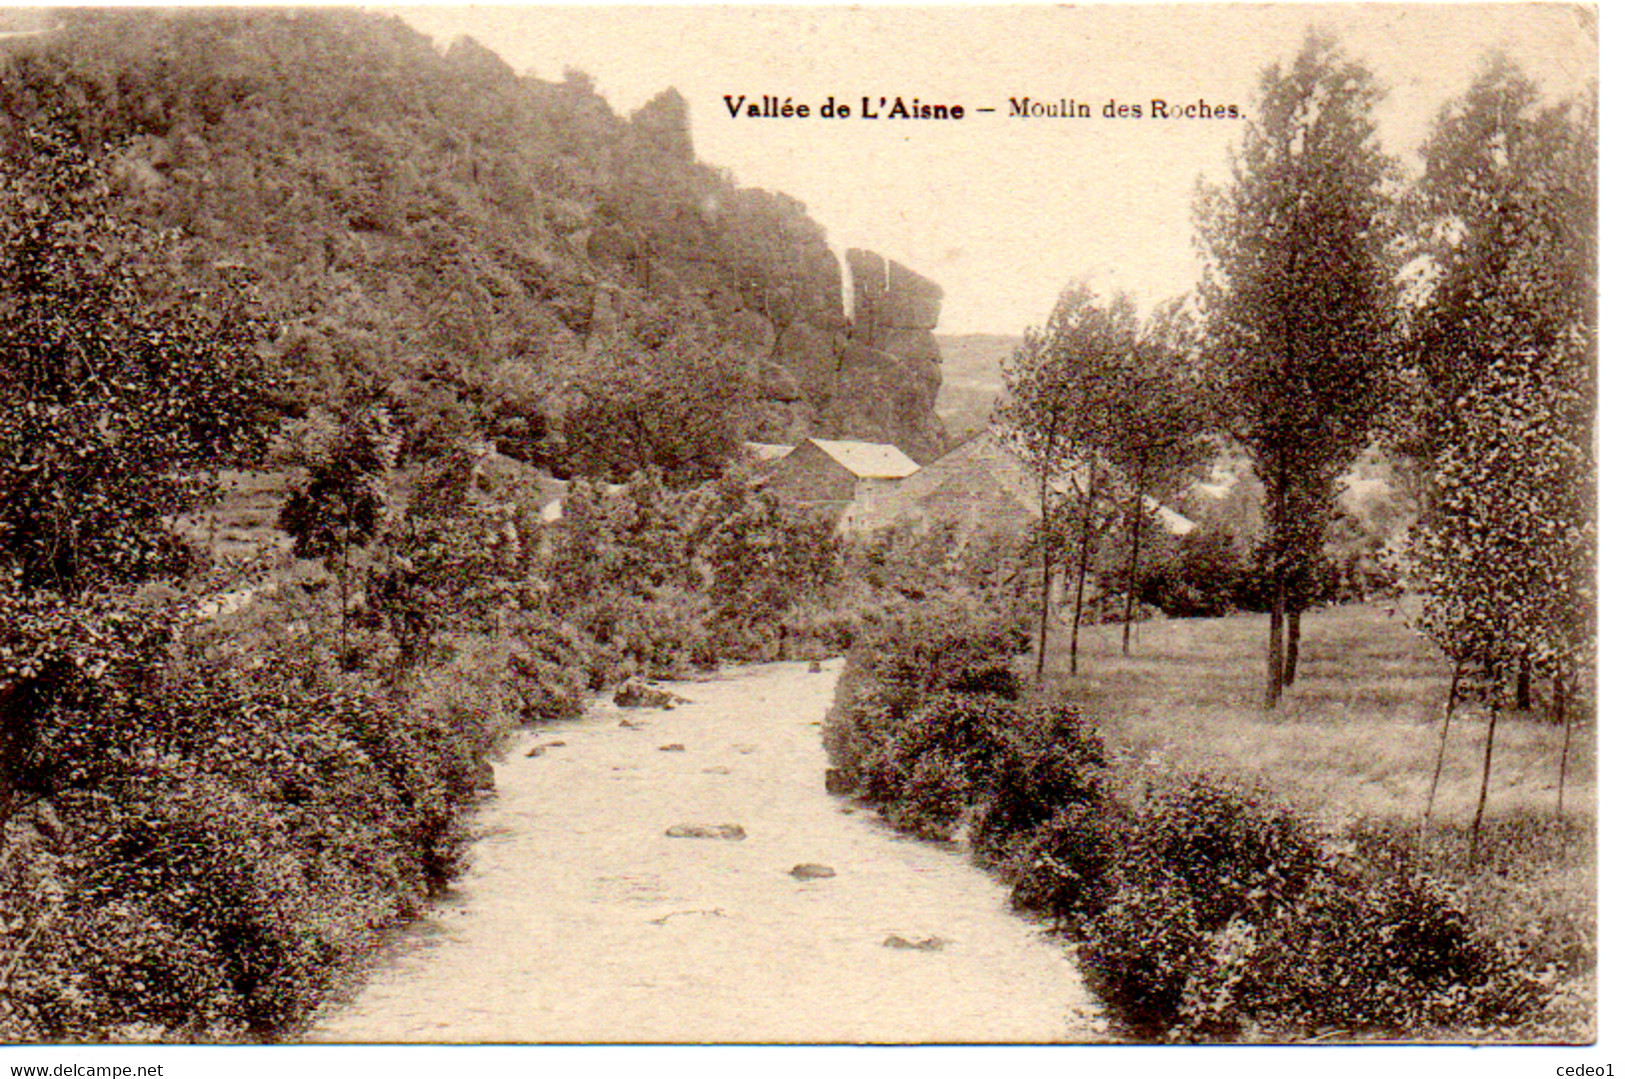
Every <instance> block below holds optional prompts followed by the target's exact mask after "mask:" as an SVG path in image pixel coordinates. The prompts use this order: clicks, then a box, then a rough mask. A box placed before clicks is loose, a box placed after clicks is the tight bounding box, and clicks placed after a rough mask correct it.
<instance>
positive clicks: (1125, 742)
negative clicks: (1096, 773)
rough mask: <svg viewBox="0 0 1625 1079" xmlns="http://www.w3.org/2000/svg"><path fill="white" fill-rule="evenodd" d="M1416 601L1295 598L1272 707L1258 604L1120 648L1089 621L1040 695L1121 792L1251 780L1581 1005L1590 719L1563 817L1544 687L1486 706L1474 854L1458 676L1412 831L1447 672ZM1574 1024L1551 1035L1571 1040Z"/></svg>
mask: <svg viewBox="0 0 1625 1079" xmlns="http://www.w3.org/2000/svg"><path fill="white" fill-rule="evenodd" d="M1415 606H1416V605H1415V604H1414V603H1413V602H1402V603H1397V604H1396V603H1372V604H1351V605H1345V606H1339V607H1330V608H1324V609H1320V610H1315V611H1310V612H1306V613H1305V614H1304V617H1303V638H1302V657H1301V660H1300V663H1299V670H1298V678H1297V683H1296V685H1294V686H1293V687H1291V688H1290V689H1288V690H1287V692H1286V695H1285V696H1284V697H1283V698H1282V701H1281V703H1280V705H1279V706H1278V707H1277V708H1275V709H1274V710H1265V709H1264V708H1263V695H1264V662H1263V657H1264V650H1265V644H1266V640H1267V637H1266V634H1267V631H1268V623H1269V617H1268V615H1266V614H1237V615H1232V616H1229V617H1226V618H1207V619H1199V618H1192V619H1158V620H1152V621H1146V622H1142V623H1139V624H1138V625H1136V627H1135V631H1134V635H1133V640H1132V644H1131V653H1132V654H1131V655H1130V656H1127V657H1125V656H1123V654H1122V651H1121V637H1120V627H1118V626H1110V625H1106V626H1088V627H1085V629H1084V632H1083V635H1082V636H1081V638H1080V640H1079V650H1078V652H1079V654H1078V670H1079V674H1078V675H1077V676H1071V675H1069V674H1067V673H1066V672H1067V670H1068V666H1069V656H1068V653H1067V649H1066V648H1065V646H1064V642H1063V643H1062V644H1061V645H1060V646H1058V647H1054V648H1052V649H1051V652H1050V654H1049V656H1048V660H1047V666H1049V669H1050V670H1051V671H1053V672H1060V673H1059V674H1056V675H1052V676H1051V677H1050V680H1049V683H1048V693H1049V694H1050V695H1052V696H1054V697H1055V698H1057V699H1058V700H1060V701H1061V702H1064V703H1067V704H1071V705H1074V706H1076V707H1079V708H1080V710H1081V711H1083V712H1084V713H1085V714H1086V715H1088V716H1089V717H1090V718H1091V720H1092V721H1093V722H1094V723H1096V724H1097V727H1096V729H1097V731H1098V733H1099V734H1100V736H1101V738H1102V740H1103V741H1104V743H1105V744H1106V746H1107V747H1108V749H1109V750H1110V751H1111V752H1112V754H1113V763H1114V767H1115V770H1116V771H1118V772H1119V774H1120V775H1123V776H1126V777H1128V779H1127V781H1126V786H1127V787H1128V788H1129V789H1130V791H1132V790H1134V789H1135V788H1136V787H1145V788H1149V787H1151V786H1153V785H1155V784H1156V783H1157V782H1158V781H1159V777H1160V776H1165V775H1173V774H1192V773H1202V774H1206V775H1209V776H1212V777H1215V778H1219V779H1222V780H1224V781H1226V782H1229V783H1232V784H1235V785H1238V786H1241V787H1251V788H1256V789H1259V790H1261V791H1263V792H1266V793H1267V794H1268V795H1270V796H1273V797H1274V798H1276V799H1279V800H1281V801H1284V802H1285V803H1287V804H1288V805H1290V806H1291V807H1292V808H1293V810H1294V811H1295V812H1296V813H1297V814H1298V815H1299V816H1301V817H1303V818H1304V819H1306V820H1308V821H1311V822H1313V823H1314V824H1315V825H1316V826H1317V827H1318V829H1319V830H1320V831H1321V832H1322V833H1323V834H1324V835H1325V836H1326V837H1327V838H1328V840H1329V842H1330V843H1331V844H1332V846H1333V847H1334V849H1335V848H1341V849H1345V850H1347V851H1348V852H1349V853H1350V854H1351V855H1357V856H1358V857H1359V858H1360V860H1361V861H1362V862H1364V863H1365V864H1367V865H1371V866H1377V867H1387V868H1389V869H1391V870H1393V871H1396V872H1397V871H1399V870H1402V869H1406V870H1411V869H1414V870H1422V871H1425V872H1427V873H1429V874H1431V875H1433V876H1435V877H1437V878H1439V879H1442V880H1444V881H1447V882H1449V883H1450V884H1451V885H1452V886H1454V887H1455V888H1457V889H1459V894H1460V895H1461V897H1462V900H1463V902H1464V904H1465V906H1466V908H1467V909H1468V910H1469V911H1470V912H1471V913H1472V915H1473V917H1474V920H1475V922H1477V924H1479V925H1480V926H1481V927H1482V928H1483V929H1484V930H1485V931H1486V932H1487V933H1488V934H1489V935H1490V936H1492V937H1494V938H1495V939H1498V940H1502V941H1518V942H1521V943H1522V944H1524V945H1525V946H1527V947H1528V948H1529V949H1530V951H1529V952H1528V953H1527V954H1528V955H1529V956H1530V957H1531V958H1532V960H1533V961H1535V962H1537V963H1544V962H1550V963H1551V964H1552V970H1553V971H1554V972H1555V971H1557V970H1564V971H1566V972H1568V975H1567V976H1568V977H1572V976H1573V975H1575V974H1576V973H1578V974H1581V975H1582V977H1580V978H1579V979H1577V980H1576V981H1575V983H1574V984H1572V985H1570V986H1569V987H1568V988H1567V989H1566V990H1565V992H1566V993H1568V994H1570V995H1572V996H1573V997H1574V1001H1575V1011H1574V1014H1575V1015H1576V1016H1578V1015H1580V1014H1581V1013H1582V1012H1584V1011H1585V1010H1586V1005H1585V1001H1586V1000H1587V999H1588V998H1589V997H1591V995H1592V994H1594V991H1595V990H1594V984H1593V982H1592V979H1593V978H1594V965H1595V957H1596V926H1597V863H1596V848H1597V841H1596V837H1597V767H1596V761H1597V755H1596V727H1595V724H1594V722H1593V718H1592V716H1591V714H1590V713H1589V712H1587V711H1585V710H1583V709H1582V713H1581V716H1582V718H1580V719H1579V720H1578V721H1577V722H1576V723H1575V724H1574V728H1573V730H1572V732H1571V736H1570V744H1569V747H1568V761H1567V768H1566V776H1565V779H1564V782H1563V788H1564V789H1563V798H1562V815H1561V816H1559V814H1558V785H1559V770H1560V766H1561V761H1562V757H1563V743H1564V731H1563V729H1562V727H1561V726H1559V725H1556V724H1552V723H1550V722H1548V721H1547V720H1546V717H1545V712H1544V708H1543V707H1542V705H1543V702H1542V700H1541V699H1540V694H1539V690H1540V688H1541V687H1539V685H1538V684H1537V687H1536V688H1537V692H1536V699H1535V700H1534V701H1533V702H1532V703H1533V704H1534V706H1535V707H1534V710H1533V711H1530V712H1518V711H1506V712H1503V713H1502V715H1501V717H1500V720H1499V722H1498V724H1497V726H1496V731H1495V744H1494V753H1493V758H1492V770H1491V775H1490V784H1489V791H1488V800H1487V804H1486V810H1485V819H1484V826H1483V829H1484V830H1483V835H1482V837H1481V841H1480V850H1479V853H1478V857H1477V859H1476V861H1473V860H1470V859H1469V856H1468V855H1469V847H1470V836H1469V833H1470V829H1471V825H1472V820H1473V816H1474V812H1475V809H1476V806H1477V800H1478V795H1479V786H1480V782H1481V778H1482V769H1483V762H1484V748H1485V737H1486V734H1487V731H1488V722H1487V720H1488V713H1489V709H1488V705H1487V703H1486V701H1485V700H1484V699H1483V696H1482V694H1479V693H1474V692H1471V690H1472V688H1473V687H1470V686H1469V687H1468V690H1469V692H1467V693H1466V694H1464V696H1465V699H1463V700H1461V701H1460V702H1459V703H1458V704H1457V706H1456V709H1455V713H1454V716H1453V718H1452V721H1451V725H1450V732H1449V739H1448V742H1447V743H1446V748H1445V753H1444V760H1443V767H1442V769H1441V770H1440V778H1439V785H1438V790H1437V793H1436V795H1435V797H1434V802H1433V809H1432V813H1431V817H1430V819H1429V821H1428V825H1429V826H1428V827H1427V828H1426V829H1424V827H1423V820H1424V816H1425V815H1426V811H1427V806H1428V797H1429V787H1430V785H1431V782H1432V778H1433V774H1434V769H1435V767H1436V765H1437V762H1438V753H1439V742H1440V731H1441V727H1442V724H1443V719H1444V713H1445V707H1446V702H1447V699H1448V696H1449V690H1450V678H1451V669H1450V665H1449V663H1448V661H1447V660H1445V659H1444V658H1443V657H1442V656H1441V655H1440V654H1439V653H1438V651H1437V650H1436V649H1435V648H1434V647H1433V646H1432V645H1431V644H1430V643H1429V641H1428V640H1427V639H1426V638H1425V637H1423V636H1422V635H1420V634H1418V633H1416V632H1414V631H1413V630H1412V628H1411V624H1412V623H1411V618H1412V615H1413V614H1414V608H1415ZM1553 976H1554V977H1555V976H1556V974H1555V973H1554V974H1553ZM1581 1029H1582V1028H1581V1027H1579V1026H1576V1027H1571V1028H1569V1029H1567V1030H1563V1031H1549V1032H1548V1034H1549V1035H1550V1036H1554V1037H1556V1038H1557V1039H1558V1040H1569V1039H1571V1038H1574V1037H1577V1036H1580V1037H1583V1033H1581V1034H1577V1033H1576V1031H1579V1030H1581ZM1467 1033H1469V1034H1470V1033H1471V1032H1467ZM1505 1034H1506V1032H1504V1031H1503V1032H1501V1036H1502V1037H1504V1036H1505ZM1528 1036H1530V1037H1535V1038H1540V1037H1543V1035H1542V1034H1541V1033H1540V1032H1530V1033H1529V1034H1528Z"/></svg>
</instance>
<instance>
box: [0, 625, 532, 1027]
mask: <svg viewBox="0 0 1625 1079" xmlns="http://www.w3.org/2000/svg"><path fill="white" fill-rule="evenodd" d="M81 613H82V615H83V616H84V617H89V615H85V614H83V612H81ZM116 614H118V611H117V609H115V610H113V611H111V612H103V614H102V616H101V618H100V621H101V623H102V626H103V632H102V633H101V634H100V635H99V636H94V635H69V636H66V637H60V638H57V639H55V640H54V641H49V642H44V643H40V642H35V645H34V651H33V654H32V658H31V659H30V660H29V662H28V663H27V664H26V665H24V666H23V667H22V668H20V669H19V670H17V671H16V672H15V673H14V675H13V680H12V683H11V685H10V687H9V691H10V693H11V703H12V705H13V706H14V707H15V708H17V709H18V710H19V712H18V714H20V715H25V716H27V717H29V719H30V720H31V722H30V724H29V725H28V728H27V730H28V734H27V735H26V736H25V737H24V738H22V739H21V740H18V741H14V742H13V743H12V744H11V747H10V748H11V750H12V752H11V753H9V754H8V756H7V758H6V760H5V765H6V775H5V779H6V782H7V786H8V788H9V789H11V790H26V791H27V792H28V793H29V796H30V797H31V798H32V799H35V801H34V803H33V805H32V807H31V808H30V809H29V810H27V811H26V812H25V814H24V815H23V816H22V818H21V819H20V820H19V819H18V818H17V817H15V816H14V817H13V819H12V821H11V822H9V823H8V828H7V832H8V837H9V836H11V835H15V834H16V833H15V831H14V830H13V829H14V828H19V827H24V826H26V825H28V824H29V823H32V824H33V826H34V832H35V836H36V838H34V839H32V840H29V841H28V842H27V843H26V844H25V845H26V846H27V848H28V849H29V851H30V852H31V854H30V860H31V861H32V862H34V864H35V865H36V866H37V867H38V870H39V871H38V872H36V873H33V874H31V875H22V876H19V875H17V874H16V873H14V872H10V873H7V875H6V876H5V877H4V879H3V881H0V882H3V883H4V884H5V887H4V888H0V926H4V927H6V928H7V929H10V928H13V927H16V928H19V929H20V928H22V927H24V926H26V927H27V935H26V936H19V937H18V938H17V943H16V944H15V945H14V946H13V947H12V949H11V950H10V955H11V957H12V960H13V962H14V969H16V970H18V971H21V972H22V973H21V974H20V975H19V976H17V977H15V978H13V979H12V980H10V981H9V983H8V986H7V989H8V994H7V1007H6V1008H5V1009H4V1010H3V1011H0V1031H3V1032H4V1033H5V1035H6V1036H7V1037H8V1038H10V1039H12V1040H26V1041H38V1040H73V1041H78V1040H87V1039H92V1040H99V1039H125V1038H155V1037H167V1036H178V1037H185V1038H188V1039H192V1040H196V1039H203V1038H216V1039H218V1038H269V1037H273V1036H276V1035H278V1034H280V1033H282V1032H285V1031H287V1030H289V1029H290V1028H293V1027H296V1026H297V1024H298V1023H299V1022H301V1021H302V1020H303V1018H304V1017H305V1016H306V1015H308V1014H309V1012H310V1011H311V1010H312V1009H313V1008H314V1007H315V1006H316V1004H317V1003H319V1002H320V1000H321V999H322V997H323V995H324V993H325V991H326V988H327V986H328V983H329V981H330V980H331V978H332V977H333V975H334V973H335V972H336V970H337V969H338V967H339V965H340V964H342V963H343V962H344V961H345V960H346V959H348V958H349V957H352V956H354V955H356V954H357V953H358V952H359V951H360V949H361V948H362V947H364V946H365V944H366V943H367V942H368V941H370V940H371V939H372V937H373V935H374V934H376V933H377V932H378V931H379V930H381V929H382V928H384V927H385V926H387V925H390V924H392V923H394V922H395V921H396V920H398V919H399V918H401V917H402V916H404V915H409V914H411V913H413V912H415V911H417V910H418V909H420V907H421V905H422V904H423V903H424V902H425V900H426V899H427V898H428V897H429V896H430V895H431V894H433V893H434V892H435V891H436V890H437V889H439V888H441V887H442V886H443V885H444V884H445V883H446V882H447V881H449V880H450V879H451V877H452V876H453V875H454V874H455V873H456V872H457V871H458V869H459V868H460V863H461V857H462V853H463V850H464V849H465V846H466V843H467V841H468V835H467V832H466V830H465V828H464V826H463V823H462V809H463V807H465V806H466V805H467V804H468V802H469V801H470V800H471V799H472V798H474V797H475V796H476V795H477V794H478V793H479V792H480V791H481V790H482V789H483V788H484V787H486V786H487V785H488V777H489V765H488V764H487V763H486V762H485V757H486V755H487V754H488V753H489V752H490V751H491V749H492V748H493V746H494V743H495V739H496V738H497V737H498V735H499V733H500V732H499V731H498V730H497V729H496V728H495V727H494V726H493V723H494V722H498V721H499V720H500V716H501V714H502V710H501V708H498V709H496V713H495V714H496V715H497V716H498V717H499V720H495V721H494V720H492V719H491V718H490V717H491V715H492V709H490V708H489V707H486V706H485V705H484V704H483V703H482V701H481V700H478V699H474V698H470V697H458V696H456V695H448V694H445V693H443V692H442V690H443V689H444V687H443V686H437V685H436V684H435V683H433V682H432V681H431V682H424V683H417V684H414V685H412V686H406V685H403V684H397V685H396V686H395V687H394V688H393V689H392V690H390V691H388V692H386V691H385V690H384V689H383V688H382V687H378V686H369V685H368V684H367V683H366V682H365V681H364V680H363V676H361V675H358V674H345V673H340V672H339V671H338V670H337V668H336V665H335V664H334V663H333V662H332V658H331V655H330V654H325V655H326V657H327V658H325V659H324V658H323V656H324V653H323V652H321V651H316V652H312V651H311V644H312V642H311V640H309V639H308V638H307V639H294V640H290V641H288V642H285V644H284V647H282V648H280V649H279V648H277V647H275V646H274V645H267V646H266V647H265V649H264V650H262V651H258V652H256V653H255V654H252V655H244V654H235V655H233V654H230V653H227V652H225V650H224V649H222V647H221V643H222V638H221V637H219V636H218V635H217V633H216V631H215V630H213V629H210V630H209V631H207V632H205V633H203V634H201V635H199V636H195V637H194V636H188V635H185V634H181V635H179V636H178V637H177V632H176V631H177V630H180V629H181V628H182V624H180V623H178V622H176V621H173V620H166V619H164V618H162V617H159V616H157V615H155V614H154V612H151V611H148V612H146V617H145V618H144V619H142V620H141V621H140V622H135V621H134V620H133V619H132V620H128V621H124V622H121V621H118V620H116V619H114V617H113V616H114V615H116ZM120 625H125V626H131V625H140V626H141V627H142V629H143V632H146V631H148V630H151V632H150V634H148V635H145V636H136V637H130V636H128V635H120V634H116V633H108V632H106V630H107V629H109V628H112V627H117V626H120ZM153 627H156V629H154V628H153ZM13 628H14V629H15V628H16V624H15V623H14V624H13ZM25 628H26V627H25ZM59 628H60V627H59ZM14 643H26V641H23V642H19V641H17V640H16V638H15V637H14ZM98 649H100V653H99V654H98ZM462 674H463V676H462V677H456V678H453V679H451V682H452V683H453V684H454V685H456V686H459V687H464V690H463V691H464V692H467V693H473V694H477V695H481V696H483V694H481V691H480V686H481V682H480V679H479V677H475V676H476V675H477V674H478V670H477V665H476V667H468V668H467V669H465V670H464V671H463V672H462ZM0 872H6V871H5V870H3V869H0ZM7 935H8V936H9V934H7Z"/></svg>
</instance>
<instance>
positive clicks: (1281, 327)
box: [1197, 34, 1395, 707]
mask: <svg viewBox="0 0 1625 1079" xmlns="http://www.w3.org/2000/svg"><path fill="white" fill-rule="evenodd" d="M1260 90H1261V92H1260V99H1259V104H1258V108H1257V110H1256V111H1255V114H1254V118H1252V119H1249V121H1248V123H1247V128H1246V132H1245V135H1244V137H1243V141H1242V145H1241V148H1240V150H1239V151H1237V152H1236V153H1235V154H1234V155H1233V157H1232V162H1231V178H1230V182H1229V184H1228V185H1227V186H1225V187H1223V188H1216V187H1211V186H1205V187H1204V188H1203V189H1201V191H1200V192H1199V197H1198V208H1197V221H1198V239H1199V244H1200V246H1201V248H1202V251H1203V253H1204V256H1205V259H1206V263H1207V266H1206V271H1205V273H1204V277H1203V282H1202V286H1201V298H1202V303H1203V305H1204V307H1205V309H1206V327H1207V333H1208V348H1207V359H1206V368H1207V376H1208V379H1209V385H1210V388H1211V392H1212V396H1213V400H1214V402H1215V406H1216V408H1217V409H1218V410H1219V414H1220V416H1221V417H1222V418H1223V420H1224V421H1225V425H1226V426H1227V427H1228V430H1229V433H1230V435H1231V436H1232V437H1233V438H1234V439H1235V440H1236V441H1237V442H1239V443H1240V444H1241V445H1242V446H1244V447H1245V448H1246V449H1247V451H1248V452H1249V453H1250V455H1251V456H1252V458H1253V464H1254V467H1255V469H1256V470H1257V472H1258V475H1259V478H1260V480H1262V482H1263V484H1264V489H1265V528H1266V532H1267V536H1266V545H1267V551H1266V557H1267V565H1266V569H1267V572H1268V573H1269V575H1270V579H1271V590H1272V593H1273V600H1272V603H1271V610H1270V638H1269V656H1268V663H1267V675H1268V681H1267V690H1266V695H1265V701H1266V705H1267V706H1268V707H1274V706H1275V703H1276V702H1277V701H1278V700H1279V699H1280V695H1281V689H1282V686H1283V685H1284V684H1285V683H1286V682H1287V681H1288V678H1289V676H1290V674H1291V673H1292V672H1291V670H1290V669H1289V667H1288V664H1287V662H1286V660H1287V647H1286V645H1287V642H1286V640H1285V634H1284V632H1283V631H1284V629H1285V628H1286V623H1287V621H1288V618H1289V617H1290V619H1291V622H1292V630H1293V631H1295V630H1296V627H1297V620H1298V615H1299V613H1300V611H1301V609H1302V606H1303V602H1304V601H1303V598H1302V596H1303V584H1304V581H1305V578H1306V575H1307V573H1308V571H1309V567H1310V566H1311V565H1312V564H1313V562H1314V560H1315V557H1316V555H1317V553H1318V551H1319V548H1320V546H1321V543H1322V538H1323V536H1324V532H1325V528H1326V524H1327V521H1328V519H1329V517H1330V512H1331V502H1332V498H1333V495H1334V493H1335V492H1334V484H1335V482H1336V480H1337V477H1338V476H1339V474H1340V473H1342V472H1343V470H1344V469H1346V468H1347V467H1348V466H1349V465H1350V464H1351V463H1352V462H1353V461H1354V459H1355V458H1356V457H1357V456H1358V454H1359V453H1360V452H1361V451H1362V450H1363V449H1364V448H1365V446H1366V445H1367V442H1368V440H1369V438H1370V433H1371V429H1372V426H1373V422H1374V420H1375V419H1376V417H1377V415H1378V414H1379V411H1380V409H1381V408H1382V406H1383V404H1384V401H1385V400H1386V398H1387V396H1388V394H1389V392H1390V391H1389V384H1390V379H1389V377H1388V376H1389V372H1390V357H1391V349H1392V340H1393V323H1394V303H1395V285H1394V275H1393V273H1392V271H1391V270H1390V268H1389V265H1388V263H1389V251H1390V237H1391V236H1392V234H1393V232H1394V221H1393V203H1392V198H1391V181H1392V179H1393V177H1394V176H1395V168H1394V165H1393V163H1392V162H1391V161H1390V160H1389V159H1388V158H1387V157H1385V156H1384V155H1383V154H1382V152H1381V151H1380V149H1379V148H1378V146H1377V142H1376V132H1375V129H1374V127H1373V125H1372V121H1371V117H1370V114H1371V109H1372V107H1373V105H1374V104H1375V103H1376V101H1377V100H1378V97H1379V93H1378V90H1377V89H1376V87H1375V85H1374V83H1373V80H1372V77H1371V74H1370V72H1368V71H1367V70H1366V69H1365V68H1364V67H1362V66H1360V65H1359V64H1356V63H1354V62H1352V61H1350V60H1348V59H1347V58H1345V57H1344V55H1343V54H1342V53H1341V51H1340V50H1339V49H1338V48H1337V47H1336V46H1335V45H1334V44H1333V43H1332V42H1331V41H1330V40H1329V39H1327V38H1325V37H1321V36H1319V35H1315V34H1311V35H1310V37H1309V38H1308V39H1307V40H1306V41H1305V43H1304V45H1303V47H1302V48H1301V50H1300V51H1299V53H1298V55H1297V57H1296V59H1295V60H1294V61H1293V63H1292V65H1291V67H1289V68H1282V67H1281V66H1280V65H1273V66H1271V67H1270V68H1268V69H1267V70H1266V71H1265V72H1264V74H1263V78H1262V80H1261V87H1260ZM1294 636H1295V632H1294Z"/></svg>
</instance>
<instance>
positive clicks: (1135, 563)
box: [1123, 453, 1145, 656]
mask: <svg viewBox="0 0 1625 1079" xmlns="http://www.w3.org/2000/svg"><path fill="white" fill-rule="evenodd" d="M1144 484H1145V454H1144V453H1141V454H1140V459H1139V461H1137V462H1136V463H1135V468H1134V499H1133V503H1132V505H1131V507H1130V510H1131V512H1132V513H1133V514H1134V523H1133V524H1132V526H1131V527H1130V528H1129V535H1130V537H1131V538H1130V540H1129V554H1128V588H1126V589H1125V590H1124V592H1123V654H1124V655H1125V656H1126V655H1128V642H1129V634H1130V633H1132V632H1133V630H1134V590H1135V585H1136V584H1137V583H1138V582H1137V581H1136V578H1137V577H1138V576H1139V572H1140V522H1141V520H1142V519H1143V518H1144V517H1145V491H1144Z"/></svg>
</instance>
